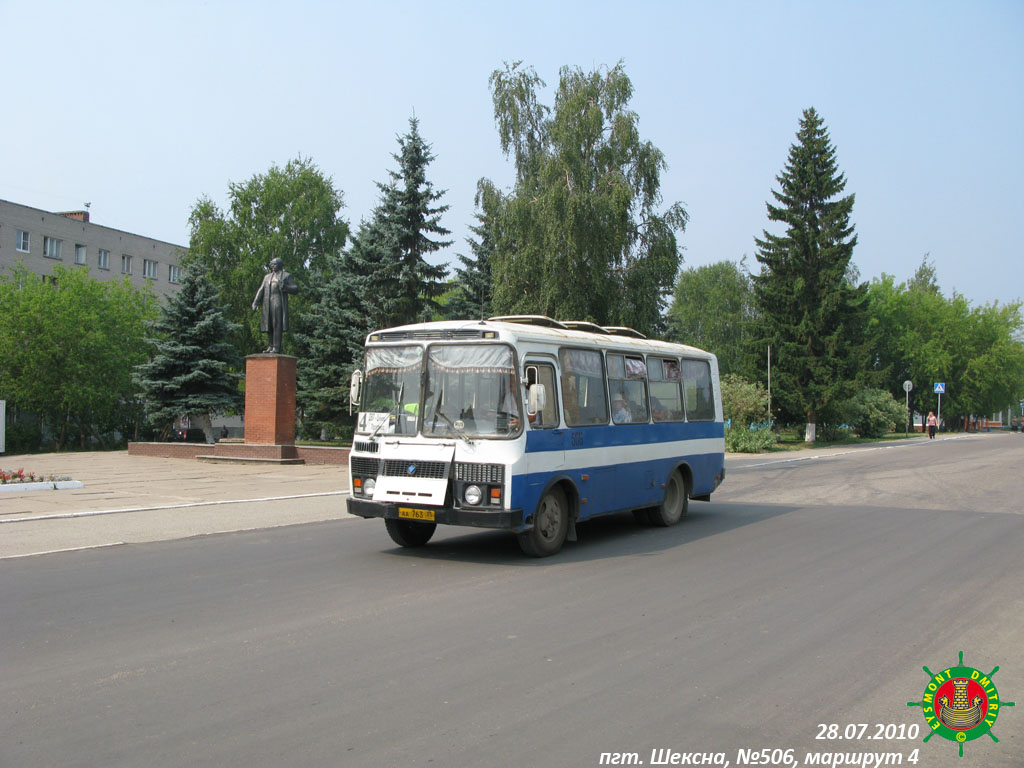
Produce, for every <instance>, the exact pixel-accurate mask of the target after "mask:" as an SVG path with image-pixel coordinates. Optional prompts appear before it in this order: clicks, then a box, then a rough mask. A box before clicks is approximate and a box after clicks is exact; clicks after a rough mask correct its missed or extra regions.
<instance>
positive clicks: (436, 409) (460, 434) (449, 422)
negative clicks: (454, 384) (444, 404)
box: [430, 387, 472, 443]
mask: <svg viewBox="0 0 1024 768" xmlns="http://www.w3.org/2000/svg"><path fill="white" fill-rule="evenodd" d="M442 395H444V387H442V388H441V391H440V392H438V393H437V400H436V401H435V402H434V420H433V421H432V422H431V423H430V431H431V432H433V431H434V430H436V429H437V417H438V416H440V417H441V418H442V419H444V423H445V424H447V425H448V428H449V429H450V430H451V431H452V432H454V433H455V434H456V436H457V437H459V438H460V439H462V440H465V441H466V442H467V443H472V441H471V440H470V439H469V436H468V435H467V434H466V433H465V432H463V431H462V430H461V429H459V428H458V427H456V426H455V424H454V423H453V422H452V420H451V419H449V418H448V414H446V413H445V412H444V411H442V410H441V397H442Z"/></svg>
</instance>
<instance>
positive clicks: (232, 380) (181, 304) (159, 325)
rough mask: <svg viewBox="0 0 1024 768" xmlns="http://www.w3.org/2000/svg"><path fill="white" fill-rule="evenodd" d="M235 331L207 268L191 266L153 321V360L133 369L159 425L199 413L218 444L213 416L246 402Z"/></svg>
mask: <svg viewBox="0 0 1024 768" xmlns="http://www.w3.org/2000/svg"><path fill="white" fill-rule="evenodd" d="M237 330H238V326H237V324H236V323H232V322H230V321H229V320H228V319H227V317H226V313H225V308H224V307H223V306H221V305H220V304H219V303H218V297H217V294H216V291H215V289H214V287H213V285H212V283H211V282H210V280H209V279H208V278H207V276H206V270H205V268H204V267H202V266H201V265H200V264H198V263H196V262H192V263H189V264H187V265H186V267H185V270H184V275H183V277H182V283H181V289H180V290H179V291H178V293H177V294H175V295H174V296H171V297H170V298H169V299H168V300H167V304H166V305H165V306H164V307H162V308H161V310H160V317H159V319H157V320H155V321H153V322H151V323H150V324H149V331H150V333H151V336H149V337H148V338H147V339H146V341H147V342H149V344H150V345H151V346H152V347H153V350H154V354H153V356H152V359H151V360H150V361H149V362H148V363H144V364H142V365H139V366H137V367H136V369H135V371H136V373H135V379H136V381H137V382H138V384H139V386H140V387H141V388H142V390H143V394H144V397H145V409H146V415H147V416H148V417H149V418H150V419H151V420H152V421H153V422H154V423H155V424H157V425H158V426H160V427H161V428H162V429H163V430H165V431H167V430H169V429H170V427H171V426H172V425H173V423H174V420H175V419H176V418H177V417H179V416H184V415H188V416H196V417H199V419H200V421H201V423H202V425H203V431H204V432H205V433H206V440H207V442H210V443H212V442H214V436H213V425H212V423H211V419H210V417H211V415H212V414H215V413H230V412H232V411H237V410H238V409H239V408H240V407H241V405H242V395H241V392H240V391H239V387H238V382H239V380H240V379H241V377H242V374H241V373H240V372H239V369H240V367H241V363H242V359H241V355H240V354H239V353H238V350H236V349H235V348H234V347H233V346H232V345H231V344H230V343H229V342H228V339H229V338H230V336H231V334H233V333H235V332H236V331H237Z"/></svg>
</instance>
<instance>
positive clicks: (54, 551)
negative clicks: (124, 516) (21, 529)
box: [0, 541, 124, 560]
mask: <svg viewBox="0 0 1024 768" xmlns="http://www.w3.org/2000/svg"><path fill="white" fill-rule="evenodd" d="M121 546H124V542H123V541H112V542H111V543H109V544H92V545H91V546H87V547H68V548H67V549H48V550H46V551H44V552H26V553H25V554H23V555H4V556H3V557H0V560H17V559H18V558H21V557H37V556H38V555H56V554H58V553H60V552H82V551H84V550H87V549H106V548H107V547H121Z"/></svg>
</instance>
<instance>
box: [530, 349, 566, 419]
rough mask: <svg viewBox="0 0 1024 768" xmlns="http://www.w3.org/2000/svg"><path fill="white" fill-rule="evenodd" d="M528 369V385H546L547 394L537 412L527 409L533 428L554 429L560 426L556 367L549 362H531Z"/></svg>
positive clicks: (545, 392)
mask: <svg viewBox="0 0 1024 768" xmlns="http://www.w3.org/2000/svg"><path fill="white" fill-rule="evenodd" d="M527 370H528V375H527V386H529V385H530V384H539V385H541V386H542V387H544V394H545V402H544V407H543V408H541V409H540V410H538V411H537V412H535V413H534V412H530V411H529V410H527V413H526V415H527V418H528V420H529V422H530V426H531V427H532V428H533V429H554V428H555V427H557V426H558V386H557V384H556V382H555V367H554V366H553V365H549V364H548V363H530V364H529V365H528V366H527ZM534 377H535V378H534Z"/></svg>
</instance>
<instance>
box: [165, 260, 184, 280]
mask: <svg viewBox="0 0 1024 768" xmlns="http://www.w3.org/2000/svg"><path fill="white" fill-rule="evenodd" d="M167 281H168V282H170V283H175V284H177V283H180V282H181V267H176V266H174V265H173V264H171V265H169V266H168V267H167Z"/></svg>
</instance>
